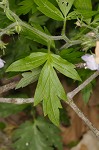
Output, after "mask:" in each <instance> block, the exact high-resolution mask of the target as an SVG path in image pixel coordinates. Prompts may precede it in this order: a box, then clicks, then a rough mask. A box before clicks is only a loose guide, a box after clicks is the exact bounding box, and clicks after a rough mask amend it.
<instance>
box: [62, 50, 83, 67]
mask: <svg viewBox="0 0 99 150" xmlns="http://www.w3.org/2000/svg"><path fill="white" fill-rule="evenodd" d="M82 55H84V52H82V51H78V50H76V49H74V48H68V49H63V50H61V51H60V56H61V57H62V58H63V59H66V60H67V61H69V62H71V63H73V64H75V63H79V62H80V61H81V56H82Z"/></svg>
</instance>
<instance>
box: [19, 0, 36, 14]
mask: <svg viewBox="0 0 99 150" xmlns="http://www.w3.org/2000/svg"><path fill="white" fill-rule="evenodd" d="M19 5H20V6H19V7H18V9H17V13H18V14H19V15H21V14H23V15H25V14H27V13H28V12H29V11H30V10H32V12H35V11H37V9H36V5H35V3H34V2H33V0H24V1H22V2H20V3H19Z"/></svg>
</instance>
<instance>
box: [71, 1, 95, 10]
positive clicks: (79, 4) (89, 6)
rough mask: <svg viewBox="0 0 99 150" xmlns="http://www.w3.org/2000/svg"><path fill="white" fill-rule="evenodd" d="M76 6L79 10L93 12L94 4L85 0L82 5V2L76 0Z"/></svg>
mask: <svg viewBox="0 0 99 150" xmlns="http://www.w3.org/2000/svg"><path fill="white" fill-rule="evenodd" d="M74 6H75V7H76V8H77V9H82V10H85V9H86V10H92V3H91V0H83V3H82V0H75V2H74Z"/></svg>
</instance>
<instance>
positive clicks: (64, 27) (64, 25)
mask: <svg viewBox="0 0 99 150" xmlns="http://www.w3.org/2000/svg"><path fill="white" fill-rule="evenodd" d="M65 31H66V17H65V19H64V24H63V29H62V35H65Z"/></svg>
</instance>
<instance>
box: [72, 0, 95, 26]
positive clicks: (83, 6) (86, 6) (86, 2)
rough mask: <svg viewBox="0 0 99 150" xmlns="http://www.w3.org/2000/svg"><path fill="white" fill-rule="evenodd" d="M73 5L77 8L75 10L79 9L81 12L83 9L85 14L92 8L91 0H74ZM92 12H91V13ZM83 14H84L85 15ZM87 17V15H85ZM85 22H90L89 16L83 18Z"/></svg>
mask: <svg viewBox="0 0 99 150" xmlns="http://www.w3.org/2000/svg"><path fill="white" fill-rule="evenodd" d="M74 6H75V7H76V8H77V10H81V11H82V13H83V11H85V15H86V16H87V14H90V13H91V10H92V3H91V0H83V2H82V0H75V2H74ZM91 14H92V13H91ZM85 15H84V16H85ZM86 18H87V17H86ZM84 21H85V22H86V23H90V22H91V16H90V17H89V19H86V20H84Z"/></svg>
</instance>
